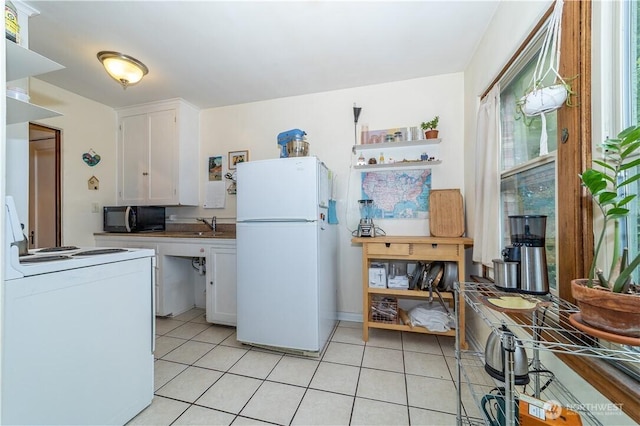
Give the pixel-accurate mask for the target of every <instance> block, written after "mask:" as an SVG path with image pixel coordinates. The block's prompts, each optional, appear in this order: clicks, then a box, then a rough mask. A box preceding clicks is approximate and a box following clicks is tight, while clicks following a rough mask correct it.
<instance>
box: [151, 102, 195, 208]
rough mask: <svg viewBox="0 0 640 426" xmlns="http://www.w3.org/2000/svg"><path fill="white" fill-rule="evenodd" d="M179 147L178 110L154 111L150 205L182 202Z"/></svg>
mask: <svg viewBox="0 0 640 426" xmlns="http://www.w3.org/2000/svg"><path fill="white" fill-rule="evenodd" d="M177 146H178V144H177V134H176V111H175V110H168V111H158V112H153V113H150V114H149V182H148V183H149V192H148V204H151V205H163V204H178V203H177V191H176V179H177V177H176V176H177V174H176V168H177V164H178V150H177ZM194 167H195V166H194ZM193 184H194V185H197V182H193Z"/></svg>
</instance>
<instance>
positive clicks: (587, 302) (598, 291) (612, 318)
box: [571, 278, 640, 337]
mask: <svg viewBox="0 0 640 426" xmlns="http://www.w3.org/2000/svg"><path fill="white" fill-rule="evenodd" d="M587 281H588V279H586V278H581V279H577V280H572V281H571V294H572V295H573V297H574V299H576V303H577V304H578V307H579V308H580V315H581V317H582V321H584V322H585V323H587V324H589V325H590V326H592V327H595V328H598V329H600V330H604V331H607V332H609V333H614V334H619V335H622V336H630V337H640V295H630V294H621V293H613V292H611V291H609V290H607V289H603V288H598V287H593V288H590V287H587Z"/></svg>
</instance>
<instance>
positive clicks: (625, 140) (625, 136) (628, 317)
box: [571, 126, 640, 338]
mask: <svg viewBox="0 0 640 426" xmlns="http://www.w3.org/2000/svg"><path fill="white" fill-rule="evenodd" d="M602 148H603V152H604V160H594V161H593V162H594V163H595V164H597V165H598V166H599V169H598V170H595V169H587V170H585V171H584V173H582V174H581V175H580V179H581V181H582V184H583V186H584V187H586V188H587V190H588V192H589V194H590V195H591V198H592V200H593V202H594V204H595V205H596V206H597V207H598V210H599V211H600V214H601V215H602V219H603V220H602V230H601V232H600V235H599V236H598V238H597V240H596V246H595V251H594V258H593V262H592V264H591V267H590V269H589V278H586V279H576V280H573V281H571V293H572V295H573V297H574V298H575V299H576V302H577V304H578V307H579V308H580V316H581V318H580V320H581V321H582V322H584V323H586V325H589V326H592V327H594V328H596V329H599V330H603V331H605V332H607V333H611V334H614V335H620V336H628V337H632V338H638V337H640V292H639V291H638V287H637V286H636V285H634V284H633V283H632V282H631V281H632V274H633V272H634V271H635V270H636V269H637V268H638V265H640V254H638V255H637V256H636V257H635V258H634V259H632V260H630V259H628V257H627V249H626V248H625V249H623V248H622V247H621V242H620V241H621V239H620V221H621V220H622V219H624V218H626V217H627V216H629V212H630V210H629V203H630V202H631V201H633V200H634V199H635V198H636V197H637V192H638V191H637V185H638V182H639V180H640V173H638V172H636V168H637V167H638V166H639V165H640V157H639V154H640V126H632V127H629V128H628V129H625V130H623V131H622V132H620V133H619V134H618V137H617V138H615V139H607V140H606V141H605V142H604V143H603V144H602ZM612 227H613V229H611V228H612ZM611 230H612V231H613V247H612V254H611V258H610V259H605V260H606V261H605V265H610V266H608V271H607V272H604V271H601V270H598V269H596V265H597V262H598V259H599V256H600V254H601V250H602V249H603V244H604V239H605V236H606V234H607V232H609V231H611Z"/></svg>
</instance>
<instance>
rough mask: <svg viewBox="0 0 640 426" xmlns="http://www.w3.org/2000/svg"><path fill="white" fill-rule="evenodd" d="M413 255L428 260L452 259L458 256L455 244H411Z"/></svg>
mask: <svg viewBox="0 0 640 426" xmlns="http://www.w3.org/2000/svg"><path fill="white" fill-rule="evenodd" d="M411 245H412V246H413V247H412V252H411V254H412V255H414V256H418V257H420V258H423V259H430V260H447V259H449V260H454V259H456V257H457V256H458V246H457V245H455V244H411Z"/></svg>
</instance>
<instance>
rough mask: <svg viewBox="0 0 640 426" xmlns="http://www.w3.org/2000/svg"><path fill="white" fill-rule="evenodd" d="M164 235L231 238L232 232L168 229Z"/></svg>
mask: <svg viewBox="0 0 640 426" xmlns="http://www.w3.org/2000/svg"><path fill="white" fill-rule="evenodd" d="M164 235H165V236H167V237H175V238H225V237H228V238H233V234H230V233H229V232H222V231H168V232H165V233H164Z"/></svg>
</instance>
